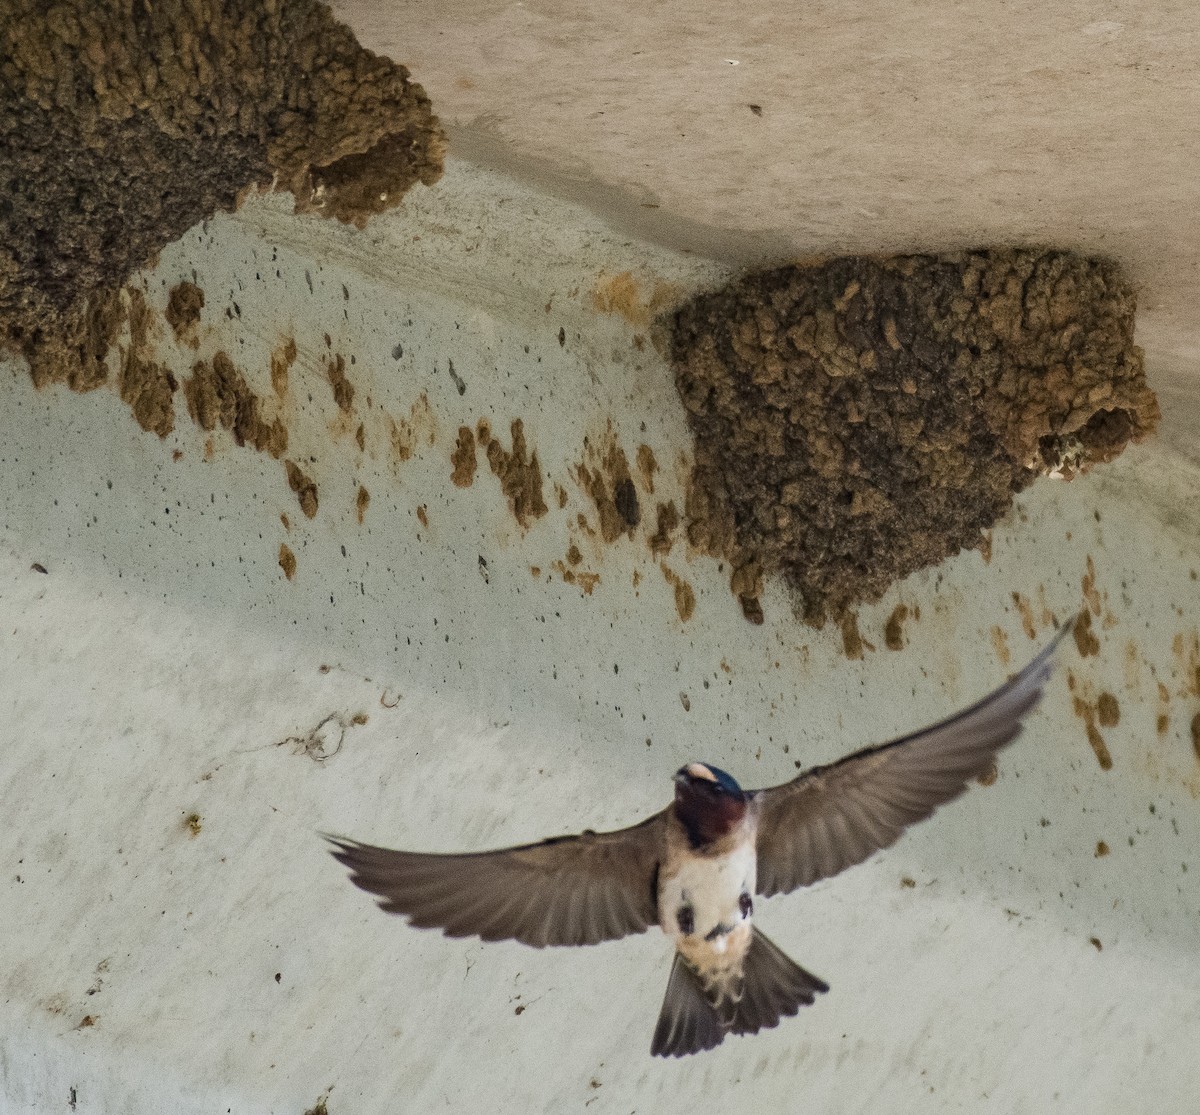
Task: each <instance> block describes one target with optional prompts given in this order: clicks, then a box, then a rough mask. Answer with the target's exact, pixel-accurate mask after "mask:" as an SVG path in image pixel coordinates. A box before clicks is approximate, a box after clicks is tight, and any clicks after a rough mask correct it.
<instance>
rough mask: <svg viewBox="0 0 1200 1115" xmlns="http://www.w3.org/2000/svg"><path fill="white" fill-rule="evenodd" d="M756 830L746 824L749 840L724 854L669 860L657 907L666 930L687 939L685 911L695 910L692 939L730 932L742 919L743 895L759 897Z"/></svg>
mask: <svg viewBox="0 0 1200 1115" xmlns="http://www.w3.org/2000/svg"><path fill="white" fill-rule="evenodd" d="M756 861H757V856H756V852H755V840H754V828H753V826H751V825H747V826H746V832H745V838H744V839H742V840H740V841H738V843H737V844H735V845H734V847H733V849H732V850H731V851H730V852H728V853H727V854H726V855H723V856H713V857H708V856H698V855H696V854H695V853H691V852H690V850H689V851H688V852H686V853H683V854H680V855H675V856H670V857H669V858H668V862H667V863H665V864H664V865H663V868H662V871H661V873H660V875H659V884H658V909H659V917H660V924H661V926H662V930H663V932H664V933H666V934H667V936H669V937H673V938H674V939H675V940H676V941H677V942H678V941H679V940H681V939H683V937H684V934H683V933H682V932H681V931H680V928H679V921H678V914H679V909H680V907H683V906H688V907H690V908H691V910H692V917H693V922H694V928H693V930H692V933H691V937H692V938H693V939H696V938H699V939H701V940H702V939H703V938H704V937H706V936H707V935H708V934H709V933H711V932H712V931H713V930H714V929H715V928H717V927H718V926H724V927H725V930H726V932H728V931H729V930H731V929H733V928H734V927H736V926H737V925H739V924H740V923H741V922H742V921H743V920H747V921H748V920H749V918H745V919H743V916H742V911H741V902H740V900H741V896H742V895H743V894H749V895H750V896H751V897H753V895H754V885H755V881H756V880H755V868H756Z"/></svg>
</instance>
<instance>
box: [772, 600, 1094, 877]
mask: <svg viewBox="0 0 1200 1115" xmlns="http://www.w3.org/2000/svg"><path fill="white" fill-rule="evenodd" d="M1072 626H1073V624H1071V623H1067V624H1065V625H1064V626H1063V628H1062V629H1061V630H1060V631H1059V632H1058V634H1057V635H1055V637H1054V639H1053V640H1052V641H1051V643H1050V645H1049V646H1047V647H1046V648H1045V649H1044V650H1043V651H1042V652H1041V653H1040V654H1039V655H1038V656H1037V657H1036V658H1035V659H1034V660H1033V661H1032V662H1030V663H1029V665H1028V666H1026V667H1025V669H1023V670H1022V671H1021V672H1020V673H1019V674H1017V676H1016V677H1014V678H1013V679H1012V680H1011V681H1009V682H1007V683H1006V684H1004V685H1002V686H1001V687H1000V688H999V689H997V690H996V691H995V692H993V693H991V694H989V695H988V696H987V697H984V698H983V700H982V701H979V702H978V703H977V704H974V705H972V706H971V707H970V708H968V709H965V710H963V711H962V712H960V713H958V714H957V715H956V716H952V717H950V719H948V720H943V721H942V722H941V723H940V724H935V725H933V727H931V728H925V729H923V730H922V731H919V732H914V733H913V734H912V735H908V736H904V737H902V738H900V739H897V740H893V741H892V742H891V743H885V744H883V745H882V746H880V747H871V748H867V749H866V750H864V751H859V752H856V753H855V754H853V755H849V756H847V757H846V758H844V759H841V760H839V761H838V762H836V763H832V764H830V765H829V766H825V767H814V768H813V769H812V770H809V771H805V773H803V774H801V775H800V776H799V777H798V778H795V779H793V780H792V781H791V782H785V783H784V784H783V785H781V786H772V787H771V788H770V789H767V790H759V791H757V798H758V802H759V822H758V893H759V894H762V895H772V894H782V893H786V892H788V891H791V890H795V889H796V888H797V887H803V886H807V885H808V884H809V883H815V882H816V881H817V880H818V879H825V878H828V877H829V876H830V875H836V874H837V873H838V872H839V871H843V870H845V869H846V868H847V867H852V866H854V864H856V863H861V862H862V861H863V860H865V859H867V858H868V857H869V856H871V855H873V854H874V853H875V852H877V851H879V850H880V849H881V848H887V847H890V846H891V845H892V844H893V843H895V841H896V840H897V839H899V837H900V834H901V833H903V832H904V830H905V829H906V828H907V827H908V826H909V825H911V824H914V823H915V822H917V821H921V820H924V819H925V818H926V817H928V816H929V815H930V814H931V813H932V812H933V811H934V810H935V809H936V808H937V807H938V806H939V805H941V804H943V803H944V802H947V801H952V800H953V799H954V798H956V797H958V796H959V794H961V793H962V792H963V791H964V790H965V789H966V788H967V783H968V782H969V781H970V780H971V779H973V778H978V777H980V776H981V775H983V774H985V773H986V772H987V770H988V768H989V767H990V766H991V764H992V761H993V759H994V757H995V755H996V753H997V752H998V751H999V750H1000V748H1001V747H1003V746H1004V745H1005V744H1007V743H1011V742H1012V741H1013V740H1014V739H1016V738H1017V736H1018V735H1019V734H1020V732H1021V721H1022V719H1023V718H1024V717H1025V715H1026V714H1027V713H1028V712H1029V711H1030V710H1031V709H1032V708H1033V707H1034V705H1036V704H1037V703H1038V701H1039V700H1040V699H1041V696H1042V689H1043V688H1044V686H1045V684H1046V681H1047V679H1048V678H1049V677H1050V674H1051V672H1052V671H1053V669H1054V652H1055V651H1056V650H1057V649H1058V646H1059V644H1060V643H1061V642H1062V639H1063V636H1064V635H1065V634H1066V632H1067V631H1069V630H1070V629H1071V627H1072Z"/></svg>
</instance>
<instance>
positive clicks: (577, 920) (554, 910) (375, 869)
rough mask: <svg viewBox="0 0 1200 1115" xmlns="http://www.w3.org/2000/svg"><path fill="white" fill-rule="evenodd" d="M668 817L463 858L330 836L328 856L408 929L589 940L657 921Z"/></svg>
mask: <svg viewBox="0 0 1200 1115" xmlns="http://www.w3.org/2000/svg"><path fill="white" fill-rule="evenodd" d="M666 817H667V814H666V811H664V812H662V813H656V814H655V815H654V816H653V817H649V818H647V819H646V820H645V821H643V822H642V823H641V824H638V825H634V826H632V827H631V828H626V829H619V830H617V831H615V832H600V833H597V832H590V831H589V832H584V833H581V834H580V835H578V836H557V837H554V838H552V839H550V840H543V841H541V842H539V843H537V844H524V845H521V846H520V847H516V848H503V849H501V850H499V851H494V852H475V853H468V854H464V855H438V854H434V853H427V852H397V851H392V850H391V849H389V848H378V847H374V846H373V845H370V844H359V843H358V842H356V841H353V840H342V839H337V838H334V837H330V838H329V840H330V843H332V844H333V845H334V846H335V847H336V851H334V852H333V856H334V858H335V859H337V860H339V861H341V862H342V863H344V864H345V865H346V866H347V867H348V868H350V881H351V882H352V883H354V885H355V886H357V887H361V888H362V889H363V890H365V891H369V892H370V893H372V894H376V895H378V896H379V898H380V902H379V905H380V906H381V907H382V908H383V909H384V910H386V911H387V912H388V913H389V914H403V915H406V916H407V917H408V921H409V924H410V925H414V926H417V927H418V928H421V929H427V928H438V929H441V930H442V932H443V933H445V934H446V936H448V937H472V936H473V937H481V938H482V939H483V940H485V941H501V940H509V939H511V940H514V941H520V942H522V943H523V944H526V945H532V946H533V947H534V948H543V947H544V946H546V945H595V944H599V943H600V942H601V941H612V940H616V939H617V938H618V937H625V936H627V935H628V934H630V933H641V932H642V931H643V930H645V929H648V928H649V927H650V926H651V925H654V924H655V923H656V922H657V921H658V894H657V888H658V864H659V860H660V858H661V856H662V852H663V848H664V845H665V834H666Z"/></svg>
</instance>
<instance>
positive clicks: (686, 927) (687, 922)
mask: <svg viewBox="0 0 1200 1115" xmlns="http://www.w3.org/2000/svg"><path fill="white" fill-rule="evenodd" d="M675 922H676V924H677V925H678V926H679V932H680V933H682V934H683V935H684V936H685V937H690V936H691V935H692V934H693V933H695V932H696V911H695V910H693V909H692V907H691V906H680V907H679V909H678V910H676V911H675Z"/></svg>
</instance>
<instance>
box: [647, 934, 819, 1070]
mask: <svg viewBox="0 0 1200 1115" xmlns="http://www.w3.org/2000/svg"><path fill="white" fill-rule="evenodd" d="M727 990H728V989H727V988H724V987H723V985H721V984H718V983H715V982H714V983H710V984H707V985H706V983H705V981H704V980H703V979H702V978H701V976H700V974H699V973H698V972H697V971H696V969H695V968H693V967H692V966H691V965H690V964H689V963H688V962H687V961H686V960H684V958H683V957H682V956H681V955H679V954H678V953H676V954H675V963H674V965H673V966H672V968H671V978H670V979H669V980H668V981H667V993H666V995H665V996H664V998H663V1004H662V1010H661V1011H660V1012H659V1015H658V1025H657V1026H655V1028H654V1040H653V1041H652V1042H651V1045H650V1053H651V1055H652V1056H655V1057H684V1056H686V1055H687V1054H689V1053H701V1052H703V1051H704V1050H706V1049H712V1048H714V1047H715V1046H718V1045H720V1044H721V1042H723V1041H724V1040H725V1036H726V1034H756V1033H758V1031H759V1030H768V1029H770V1028H771V1027H772V1026H777V1025H778V1024H779V1020H780V1019H781V1018H784V1017H786V1016H791V1015H794V1014H796V1013H797V1012H798V1011H799V1010H800V1008H801V1007H802V1006H811V1005H812V1003H813V1002H814V1000H815V999H816V996H817V995H818V994H819V993H823V992H826V991H828V990H829V985H828V984H826V983H825V982H824V981H823V980H820V979H818V978H817V977H816V976H814V975H813V974H812V973H811V972H806V971H805V970H804V969H803V968H801V967H800V965H799V964H797V963H796V962H795V961H793V960H792V959H791V958H790V957H789V956H788V955H787V954H786V953H785V952H784V951H783V950H782V949H780V948H779V947H778V946H777V945H776V944H775V943H774V942H772V941H771V940H770V938H768V937H767V936H766V935H765V934H763V933H760V932H759V931H758V930H757V929H755V930H754V932H753V936H752V938H751V941H750V948H749V950H748V951H747V953H746V959H745V963H744V971H743V974H742V979H741V981H740V984H739V988H738V991H740V994H737V995H736V998H733V997H730V996H729V995H728V994H726V991H727ZM735 994H736V993H735Z"/></svg>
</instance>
